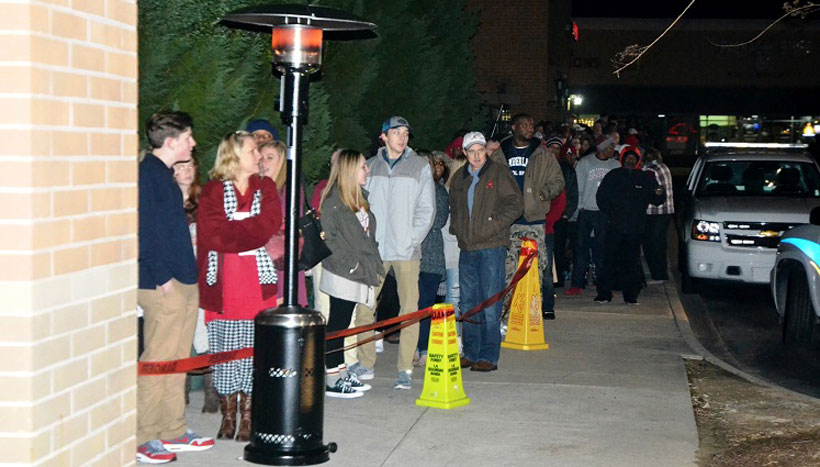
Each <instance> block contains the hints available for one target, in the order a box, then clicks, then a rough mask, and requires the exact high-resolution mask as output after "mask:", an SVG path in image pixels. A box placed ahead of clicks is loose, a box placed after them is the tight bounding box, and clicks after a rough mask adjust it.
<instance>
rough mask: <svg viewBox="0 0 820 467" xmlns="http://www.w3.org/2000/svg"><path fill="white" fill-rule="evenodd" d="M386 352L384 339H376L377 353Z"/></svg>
mask: <svg viewBox="0 0 820 467" xmlns="http://www.w3.org/2000/svg"><path fill="white" fill-rule="evenodd" d="M382 352H384V339H379V340H377V341H376V353H382Z"/></svg>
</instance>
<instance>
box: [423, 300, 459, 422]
mask: <svg viewBox="0 0 820 467" xmlns="http://www.w3.org/2000/svg"><path fill="white" fill-rule="evenodd" d="M430 319H431V320H432V321H431V323H430V338H429V345H428V349H427V368H426V369H425V370H424V388H423V389H422V390H421V395H420V396H419V398H418V399H416V405H421V406H424V407H433V408H436V409H454V408H456V407H461V406H464V405H467V404H469V403H470V399H469V398H468V397H467V394H465V393H464V386H463V385H462V383H461V364H460V362H461V361H460V358H459V355H458V341H457V337H456V320H455V316H454V315H453V305H450V304H440V305H434V306H433V315H432V316H431V317H430Z"/></svg>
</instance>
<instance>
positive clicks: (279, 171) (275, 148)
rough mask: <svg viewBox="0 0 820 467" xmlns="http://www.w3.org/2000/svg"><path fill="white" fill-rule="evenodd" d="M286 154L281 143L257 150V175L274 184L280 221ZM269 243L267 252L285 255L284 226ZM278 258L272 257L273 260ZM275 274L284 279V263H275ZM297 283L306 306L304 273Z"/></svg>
mask: <svg viewBox="0 0 820 467" xmlns="http://www.w3.org/2000/svg"><path fill="white" fill-rule="evenodd" d="M286 152H287V147H286V146H285V144H284V143H283V142H281V141H271V142H270V143H265V144H263V145H262V146H261V147H260V148H259V153H260V154H261V155H262V159H261V161H260V162H259V173H260V174H261V175H262V176H263V177H269V178H271V179H272V180H273V182H274V183H275V184H276V192H277V194H278V195H279V207H280V208H281V210H280V213H281V214H282V219H284V218H285V211H286V210H287V206H286V201H287V194H286V193H285V184H286V183H287V178H288V164H287V163H285V154H286ZM304 198H305V196H304V193H302V194H301V196H300V197H299V215H302V214H304V208H303V206H304ZM270 240H271V241H270V242H269V243H268V245H267V247H268V252H271V253H273V252H275V255H276V256H279V257H281V255H284V254H285V232H284V225H282V230H280V231H279V232H277V233H276V234H275V235H274V236H273V238H271V239H270ZM277 259H278V258H276V257H274V260H277ZM280 266H281V267H282V268H283V269H279V267H280ZM276 273H277V274H278V275H279V277H285V271H284V262H280V261H277V269H276ZM297 280H298V281H299V295H298V297H297V300H298V301H299V304H300V305H302V306H307V304H308V301H307V288H306V287H305V271H299V276H298V279H297ZM279 301H280V303H281V297H280V300H279Z"/></svg>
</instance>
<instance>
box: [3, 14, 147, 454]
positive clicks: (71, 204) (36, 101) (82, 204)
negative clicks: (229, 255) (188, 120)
mask: <svg viewBox="0 0 820 467" xmlns="http://www.w3.org/2000/svg"><path fill="white" fill-rule="evenodd" d="M136 20H137V8H136V1H135V0H27V1H23V0H18V1H14V0H0V108H2V109H3V111H2V112H0V245H2V246H0V297H2V305H0V464H7V463H19V464H26V465H47V466H58V465H81V464H82V465H85V464H89V465H100V466H112V465H126V464H133V463H134V454H135V450H136V447H135V436H134V433H135V430H136V408H135V405H136V404H135V401H136V337H135V335H136V317H135V312H134V309H135V302H136V283H137V268H136V242H137V237H136V229H137V221H136V218H137V217H136V208H137V188H136V176H137V159H136V155H137V53H136V50H137V32H136Z"/></svg>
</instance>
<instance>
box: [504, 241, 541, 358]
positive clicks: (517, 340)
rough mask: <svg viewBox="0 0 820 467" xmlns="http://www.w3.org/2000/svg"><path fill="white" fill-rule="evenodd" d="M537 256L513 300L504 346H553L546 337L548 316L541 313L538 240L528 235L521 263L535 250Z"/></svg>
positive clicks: (534, 347)
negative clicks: (544, 317) (545, 316)
mask: <svg viewBox="0 0 820 467" xmlns="http://www.w3.org/2000/svg"><path fill="white" fill-rule="evenodd" d="M532 251H535V253H536V257H535V258H534V259H533V261H532V266H531V267H530V270H529V271H527V274H526V275H524V277H523V278H522V279H521V281H520V282H519V283H518V286H517V287H516V288H515V293H514V294H513V298H512V300H511V301H510V319H509V321H508V322H507V336H506V337H505V339H504V342H502V343H501V347H506V348H508V349H518V350H543V349H548V348H549V347H550V346H549V344H547V343H546V342H545V340H544V320H543V318H542V316H541V281H540V280H539V278H538V256H537V255H538V246H537V245H536V243H535V240H531V239H529V238H525V239H524V241H523V242H521V254H520V256H519V258H518V267H519V268H520V267H521V263H523V262H524V259H525V258H526V257H527V256H528V255H529V254H530V253H531V252H532Z"/></svg>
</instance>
